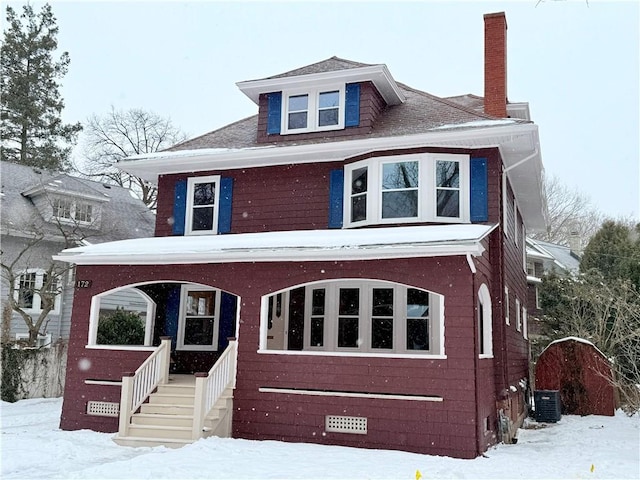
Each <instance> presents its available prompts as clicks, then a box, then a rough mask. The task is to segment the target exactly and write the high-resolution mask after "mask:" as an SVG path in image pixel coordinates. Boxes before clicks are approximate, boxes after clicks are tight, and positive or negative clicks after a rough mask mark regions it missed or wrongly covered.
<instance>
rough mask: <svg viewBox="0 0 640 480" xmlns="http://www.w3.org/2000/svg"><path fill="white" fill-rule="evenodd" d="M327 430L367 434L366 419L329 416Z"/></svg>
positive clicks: (326, 422)
mask: <svg viewBox="0 0 640 480" xmlns="http://www.w3.org/2000/svg"><path fill="white" fill-rule="evenodd" d="M325 430H326V431H327V432H336V433H356V434H359V435H366V434H367V418H366V417H345V416H341V415H327V416H326V417H325Z"/></svg>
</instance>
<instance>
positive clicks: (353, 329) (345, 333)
mask: <svg viewBox="0 0 640 480" xmlns="http://www.w3.org/2000/svg"><path fill="white" fill-rule="evenodd" d="M357 346H358V319H357V318H342V317H340V318H338V347H357Z"/></svg>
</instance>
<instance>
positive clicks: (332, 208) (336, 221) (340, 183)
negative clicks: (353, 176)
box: [329, 169, 344, 228]
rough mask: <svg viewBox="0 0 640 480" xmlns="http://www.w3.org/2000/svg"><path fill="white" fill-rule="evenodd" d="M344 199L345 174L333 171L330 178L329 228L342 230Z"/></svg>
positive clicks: (340, 171)
mask: <svg viewBox="0 0 640 480" xmlns="http://www.w3.org/2000/svg"><path fill="white" fill-rule="evenodd" d="M343 197H344V172H343V171H342V169H339V170H331V176H330V177H329V228H342V201H343Z"/></svg>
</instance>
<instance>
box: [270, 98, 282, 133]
mask: <svg viewBox="0 0 640 480" xmlns="http://www.w3.org/2000/svg"><path fill="white" fill-rule="evenodd" d="M267 99H268V102H269V103H268V113H267V134H269V135H273V134H279V133H280V119H281V116H282V92H273V93H269V94H268V95H267Z"/></svg>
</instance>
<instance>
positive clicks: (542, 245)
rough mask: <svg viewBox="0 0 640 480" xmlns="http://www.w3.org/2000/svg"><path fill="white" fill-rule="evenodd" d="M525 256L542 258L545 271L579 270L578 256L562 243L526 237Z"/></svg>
mask: <svg viewBox="0 0 640 480" xmlns="http://www.w3.org/2000/svg"><path fill="white" fill-rule="evenodd" d="M527 256H528V257H531V258H537V259H539V260H542V264H543V267H544V271H545V273H546V272H550V271H552V270H556V271H560V272H562V273H569V274H574V273H578V271H579V270H580V256H579V255H577V254H576V253H575V252H573V251H572V250H571V248H569V247H566V246H564V245H558V244H556V243H550V242H545V241H543V240H534V239H532V238H527Z"/></svg>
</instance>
